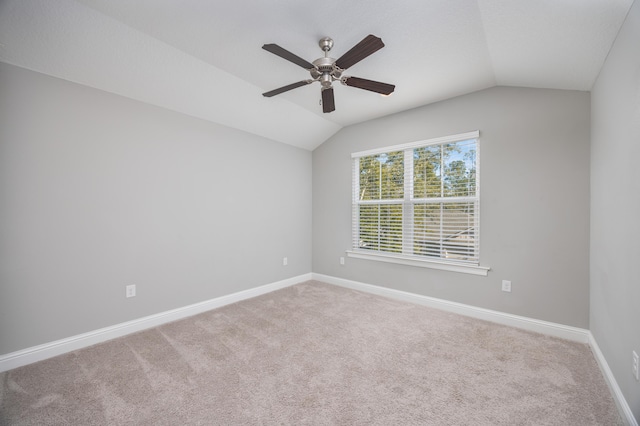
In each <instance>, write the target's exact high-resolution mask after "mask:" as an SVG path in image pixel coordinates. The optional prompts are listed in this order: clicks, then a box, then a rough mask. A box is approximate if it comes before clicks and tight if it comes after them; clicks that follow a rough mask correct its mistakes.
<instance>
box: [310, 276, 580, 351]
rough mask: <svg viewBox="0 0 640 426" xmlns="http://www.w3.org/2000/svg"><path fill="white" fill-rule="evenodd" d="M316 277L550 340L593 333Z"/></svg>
mask: <svg viewBox="0 0 640 426" xmlns="http://www.w3.org/2000/svg"><path fill="white" fill-rule="evenodd" d="M312 275H313V279H314V280H317V281H322V282H325V283H327V284H333V285H338V286H341V287H346V288H351V289H353V290H360V291H364V292H367V293H372V294H377V295H380V296H386V297H390V298H392V299H397V300H402V301H405V302H411V303H416V304H418V305H423V306H429V307H431V308H436V309H440V310H443V311H447V312H453V313H456V314H460V315H464V316H468V317H472V318H477V319H482V320H486V321H491V322H495V323H498V324H503V325H508V326H511V327H516V328H520V329H524V330H528V331H534V332H537V333H542V334H546V335H549V336H554V337H560V338H562V339H567V340H572V341H574V342H580V343H589V330H585V329H583V328H577V327H571V326H568V325H562V324H556V323H553V322H548V321H542V320H537V319H533V318H527V317H521V316H518V315H512V314H507V313H504V312H499V311H492V310H490V309H484V308H478V307H475V306H471V305H465V304H463V303H457V302H450V301H448V300H443V299H436V298H435V297H429V296H422V295H419V294H415V293H408V292H405V291H400V290H394V289H391V288H387V287H379V286H375V285H371V284H365V283H361V282H358V281H351V280H346V279H343V278H336V277H332V276H328V275H322V274H315V273H314V274H312Z"/></svg>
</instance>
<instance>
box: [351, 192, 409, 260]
mask: <svg viewBox="0 0 640 426" xmlns="http://www.w3.org/2000/svg"><path fill="white" fill-rule="evenodd" d="M359 216H360V235H359V242H358V246H359V248H361V249H367V250H378V251H386V252H391V253H402V205H400V204H383V205H361V206H360V212H359Z"/></svg>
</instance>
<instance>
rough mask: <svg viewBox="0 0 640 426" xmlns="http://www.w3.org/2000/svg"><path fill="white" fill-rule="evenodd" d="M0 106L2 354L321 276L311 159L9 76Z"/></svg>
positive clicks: (34, 76) (21, 74) (118, 100)
mask: <svg viewBox="0 0 640 426" xmlns="http://www.w3.org/2000/svg"><path fill="white" fill-rule="evenodd" d="M0 93H1V95H0V262H1V263H0V354H6V353H9V352H12V351H16V350H19V349H23V348H27V347H31V346H34V345H38V344H42V343H46V342H50V341H53V340H56V339H61V338H65V337H68V336H72V335H76V334H79V333H82V332H87V331H91V330H95V329H98V328H101V327H105V326H110V325H113V324H117V323H120V322H123V321H127V320H131V319H135V318H140V317H143V316H146V315H150V314H154V313H157V312H162V311H166V310H168V309H172V308H178V307H182V306H185V305H188V304H191V303H195V302H200V301H203V300H208V299H211V298H215V297H218V296H222V295H226V294H230V293H233V292H236V291H240V290H244V289H248V288H253V287H257V286H259V285H262V284H267V283H271V282H275V281H279V280H282V279H286V278H289V277H293V276H298V275H300V274H305V273H309V272H310V271H311V157H312V154H311V152H309V151H306V150H301V149H297V148H294V147H291V146H288V145H283V144H280V143H276V142H273V141H269V140H266V139H262V138H259V137H256V136H252V135H250V134H247V133H243V132H240V131H237V130H232V129H229V128H225V127H223V126H217V125H215V124H212V123H209V122H205V121H202V120H198V119H194V118H191V117H187V116H184V115H181V114H178V113H174V112H171V111H168V110H164V109H161V108H156V107H152V106H149V105H146V104H142V103H139V102H136V101H132V100H129V99H126V98H123V97H119V96H116V95H112V94H109V93H105V92H101V91H98V90H95V89H91V88H88V87H84V86H80V85H77V84H73V83H69V82H66V81H63V80H58V79H55V78H51V77H48V76H45V75H42V74H38V73H34V72H31V71H27V70H24V69H21V68H16V67H14V66H10V65H7V64H2V63H0ZM284 256H288V259H289V265H288V266H286V267H283V266H282V258H283V257H284ZM127 284H136V285H137V291H138V295H137V297H135V298H131V299H126V298H125V285H127Z"/></svg>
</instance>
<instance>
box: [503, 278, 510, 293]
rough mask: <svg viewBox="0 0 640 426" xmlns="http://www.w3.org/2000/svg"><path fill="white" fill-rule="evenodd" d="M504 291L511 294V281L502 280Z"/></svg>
mask: <svg viewBox="0 0 640 426" xmlns="http://www.w3.org/2000/svg"><path fill="white" fill-rule="evenodd" d="M502 291H506V292H509V293H510V292H511V281H507V280H502Z"/></svg>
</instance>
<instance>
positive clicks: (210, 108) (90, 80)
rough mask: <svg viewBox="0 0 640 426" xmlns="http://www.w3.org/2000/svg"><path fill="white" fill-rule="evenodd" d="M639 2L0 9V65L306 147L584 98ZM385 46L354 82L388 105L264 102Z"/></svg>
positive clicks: (400, 1) (420, 0)
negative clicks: (534, 102)
mask: <svg viewBox="0 0 640 426" xmlns="http://www.w3.org/2000/svg"><path fill="white" fill-rule="evenodd" d="M632 3H633V0H509V1H507V0H429V1H425V0H397V1H391V0H353V1H343V0H325V1H323V2H317V1H311V0H273V1H264V0H237V1H222V0H217V1H211V0H136V1H131V0H53V1H52V0H0V61H3V62H7V63H10V64H14V65H17V66H20V67H24V68H27V69H31V70H34V71H38V72H41V73H44V74H48V75H52V76H55V77H59V78H62V79H65V80H69V81H73V82H76V83H80V84H83V85H87V86H91V87H95V88H98V89H101V90H105V91H108V92H112V93H116V94H120V95H123V96H126V97H129V98H132V99H136V100H139V101H142V102H146V103H149V104H153V105H158V106H161V107H164V108H168V109H171V110H174V111H178V112H181V113H184V114H188V115H191V116H194V117H198V118H202V119H205V120H209V121H212V122H215V123H219V124H222V125H225V126H230V127H234V128H237V129H240V130H243V131H246V132H250V133H253V134H256V135H260V136H263V137H266V138H269V139H273V140H276V141H280V142H283V143H287V144H291V145H294V146H298V147H302V148H305V149H310V150H312V149H314V148H316V147H317V146H318V145H320V144H321V143H322V142H324V141H325V140H326V139H327V138H329V137H330V136H331V135H333V134H334V133H335V132H337V131H338V130H340V129H341V128H342V127H344V126H348V125H351V124H354V123H358V122H362V121H366V120H370V119H373V118H377V117H381V116H384V115H388V114H393V113H396V112H400V111H403V110H407V109H410V108H415V107H417V106H421V105H425V104H429V103H432V102H436V101H439V100H443V99H447V98H451V97H454V96H458V95H462V94H465V93H470V92H474V91H477V90H481V89H485V88H488V87H492V86H496V85H501V86H523V87H535V88H553V89H571V90H584V91H588V90H590V89H591V87H592V86H593V83H594V82H595V79H596V78H597V76H598V73H599V71H600V68H601V66H602V64H603V62H604V60H605V58H606V56H607V53H608V51H609V49H610V47H611V45H612V43H613V41H614V39H615V37H616V35H617V32H618V30H619V28H620V27H621V25H622V23H623V21H624V19H625V16H626V14H627V12H628V10H629V8H630V7H631V4H632ZM368 34H374V35H376V36H378V37H381V38H382V40H383V41H384V43H385V45H386V46H385V47H384V48H383V49H381V50H380V51H378V52H376V53H374V54H373V55H371V56H369V57H368V58H366V59H364V60H363V61H361V62H359V63H357V64H356V65H354V66H353V67H351V68H350V69H349V73H348V74H349V75H354V76H357V77H362V78H367V79H371V80H377V81H382V82H388V83H392V84H395V85H396V90H395V93H394V94H393V95H392V96H389V97H382V96H380V95H377V94H375V93H372V92H368V91H364V90H360V89H356V88H352V87H347V86H343V85H340V84H338V83H334V88H335V103H336V111H334V112H332V113H329V114H323V113H322V107H321V106H320V105H319V100H320V86H319V85H318V84H311V85H307V86H304V87H301V88H297V89H295V90H292V91H290V92H286V93H283V94H281V95H278V96H276V97H273V98H265V97H263V96H262V93H263V92H266V91H268V90H271V89H275V88H278V87H280V86H284V85H286V84H289V83H293V82H297V81H300V80H303V79H307V78H308V73H307V72H306V71H305V70H304V69H302V68H300V67H298V66H296V65H294V64H292V63H290V62H288V61H285V60H283V59H282V58H279V57H277V56H275V55H273V54H271V53H269V52H267V51H265V50H263V49H261V46H262V45H263V44H265V43H276V44H278V45H280V46H282V47H284V48H285V49H287V50H289V51H291V52H293V53H295V54H296V55H298V56H300V57H302V58H304V59H306V60H307V61H310V62H311V61H313V60H315V59H317V58H319V57H321V56H322V55H323V53H322V51H321V50H320V48H319V47H318V40H319V39H320V38H322V37H324V36H329V37H331V38H333V40H334V43H335V45H334V47H333V50H332V51H331V55H330V56H332V57H335V58H337V57H339V56H341V55H342V54H343V53H344V52H346V51H347V50H349V49H350V48H351V47H352V46H353V45H355V44H356V43H357V42H359V41H360V40H362V39H363V38H364V37H365V36H366V35H368Z"/></svg>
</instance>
